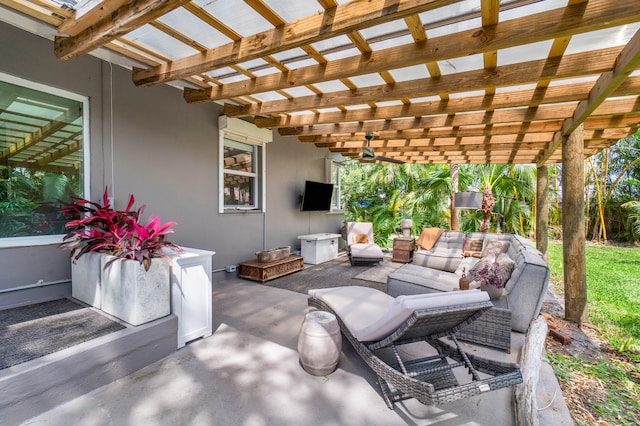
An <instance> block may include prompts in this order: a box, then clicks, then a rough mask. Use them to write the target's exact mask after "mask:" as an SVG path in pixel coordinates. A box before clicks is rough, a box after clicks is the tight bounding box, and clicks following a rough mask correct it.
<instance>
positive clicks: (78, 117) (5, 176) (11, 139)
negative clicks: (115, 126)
mask: <svg viewBox="0 0 640 426" xmlns="http://www.w3.org/2000/svg"><path fill="white" fill-rule="evenodd" d="M88 122H89V120H88V98H87V97H84V96H78V95H75V94H72V93H69V92H66V91H62V90H58V89H55V88H51V87H47V86H44V85H41V84H37V83H33V82H29V81H26V80H22V79H19V78H16V77H12V76H9V75H5V74H2V73H0V246H11V245H16V244H20V245H21V244H26V245H28V244H39V243H43V244H44V243H48V242H55V241H59V240H60V235H61V234H64V233H65V228H64V224H65V222H66V221H65V218H64V217H63V216H62V215H61V213H60V209H61V208H62V207H63V206H65V205H66V204H68V203H69V202H70V201H71V197H72V196H82V197H84V196H85V194H86V193H87V188H88V173H87V170H86V164H88V161H87V159H88V149H87V147H88V138H87V134H88V128H87V127H88Z"/></svg>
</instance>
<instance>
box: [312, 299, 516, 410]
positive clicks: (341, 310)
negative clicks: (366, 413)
mask: <svg viewBox="0 0 640 426" xmlns="http://www.w3.org/2000/svg"><path fill="white" fill-rule="evenodd" d="M461 293H463V292H455V293H440V294H427V295H412V296H398V297H396V298H394V297H392V296H389V295H388V294H386V293H384V292H381V291H378V290H375V289H372V288H367V287H359V286H349V287H336V288H327V289H314V290H310V291H309V295H310V297H309V301H308V302H309V306H311V307H314V308H317V309H321V310H325V311H328V312H332V313H333V314H335V315H336V317H337V318H338V322H339V324H340V329H341V330H342V332H343V333H344V335H345V336H346V337H347V339H348V340H349V342H351V345H352V346H353V347H354V348H355V349H356V352H357V353H358V354H359V355H360V356H361V357H362V359H363V360H364V361H365V362H366V363H367V364H368V365H369V367H371V369H373V371H374V372H375V373H376V375H377V376H378V381H379V383H380V387H381V388H382V394H383V398H384V400H385V402H386V403H387V406H388V407H389V408H390V409H393V404H394V403H395V402H397V401H401V400H404V399H408V398H415V399H417V400H418V401H420V402H421V403H423V404H427V405H441V404H444V403H448V402H452V401H456V400H459V399H463V398H468V397H471V396H474V395H478V394H481V393H484V392H488V391H492V390H496V389H500V388H503V387H508V386H513V385H516V384H518V383H521V382H522V376H521V374H520V368H519V366H518V365H517V364H512V363H505V362H498V361H493V360H487V359H483V358H479V357H477V356H474V355H473V354H469V353H466V352H464V351H463V350H462V348H461V346H460V344H458V341H457V339H456V337H455V332H456V330H458V329H459V328H460V327H461V326H463V325H466V324H469V323H471V322H473V321H474V320H475V319H476V318H477V317H479V316H480V315H481V314H482V313H483V312H484V311H485V310H487V309H490V308H491V307H492V304H491V302H490V301H489V298H488V296H487V294H486V293H485V292H481V291H477V290H470V291H465V292H464V293H465V294H461ZM416 342H426V345H425V344H424V343H422V344H418V346H417V348H416ZM409 344H413V345H412V346H411V347H409V346H406V347H404V346H403V345H409ZM417 350H419V351H420V355H419V356H409V355H410V354H413V355H415V354H416V351H417ZM454 371H456V372H457V373H458V377H457V376H456V375H454ZM463 371H466V372H467V373H468V376H467V379H466V380H463V379H461V378H459V376H460V374H459V373H460V372H463ZM458 380H460V381H462V382H463V383H459V381H458Z"/></svg>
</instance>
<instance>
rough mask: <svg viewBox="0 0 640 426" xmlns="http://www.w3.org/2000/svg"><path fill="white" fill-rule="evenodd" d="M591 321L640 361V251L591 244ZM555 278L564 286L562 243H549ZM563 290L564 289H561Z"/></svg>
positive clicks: (589, 259) (616, 346)
mask: <svg viewBox="0 0 640 426" xmlns="http://www.w3.org/2000/svg"><path fill="white" fill-rule="evenodd" d="M586 260H587V300H588V307H587V310H588V315H589V319H588V321H589V322H590V323H592V324H594V325H596V326H598V327H599V328H600V329H601V331H602V337H603V338H604V339H605V340H607V341H608V342H609V343H610V344H611V345H612V346H614V347H615V348H617V349H618V350H620V349H622V351H621V352H627V353H628V355H630V356H631V357H634V358H635V359H636V361H640V350H639V347H638V344H639V343H640V248H624V247H611V246H595V245H588V246H587V247H586ZM549 268H550V269H551V279H552V280H553V281H554V282H557V283H562V282H563V281H564V280H563V267H562V244H560V243H551V244H549ZM560 288H562V287H560Z"/></svg>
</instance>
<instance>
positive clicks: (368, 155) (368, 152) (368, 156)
mask: <svg viewBox="0 0 640 426" xmlns="http://www.w3.org/2000/svg"><path fill="white" fill-rule="evenodd" d="M374 136H375V135H374V133H373V132H367V133H365V135H364V138H365V139H366V140H367V146H363V147H362V155H361V156H360V159H361V160H363V161H376V160H377V161H384V162H387V163H395V164H404V163H405V162H404V161H402V160H396V159H395V158H391V157H384V156H382V155H376V153H375V151H374V150H373V148H371V140H372V139H373V137H374Z"/></svg>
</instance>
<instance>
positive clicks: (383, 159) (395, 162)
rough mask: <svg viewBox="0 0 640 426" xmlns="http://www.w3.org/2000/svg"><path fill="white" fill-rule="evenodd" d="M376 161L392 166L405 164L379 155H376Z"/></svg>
mask: <svg viewBox="0 0 640 426" xmlns="http://www.w3.org/2000/svg"><path fill="white" fill-rule="evenodd" d="M376 160H378V161H385V162H387V163H394V164H404V163H405V162H404V161H402V160H397V159H395V158H391V157H383V156H381V155H378V156H377V157H376Z"/></svg>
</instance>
